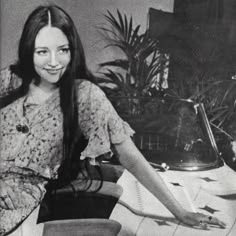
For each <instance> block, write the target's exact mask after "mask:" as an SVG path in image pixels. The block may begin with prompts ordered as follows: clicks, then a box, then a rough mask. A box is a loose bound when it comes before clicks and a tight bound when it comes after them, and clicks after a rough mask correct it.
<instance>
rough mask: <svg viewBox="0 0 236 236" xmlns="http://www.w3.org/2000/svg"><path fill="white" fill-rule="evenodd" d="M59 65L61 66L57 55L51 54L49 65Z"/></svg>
mask: <svg viewBox="0 0 236 236" xmlns="http://www.w3.org/2000/svg"><path fill="white" fill-rule="evenodd" d="M58 64H59V61H58V57H57V54H56V53H55V52H51V54H50V58H49V62H48V65H50V66H52V67H56V66H57V65H58Z"/></svg>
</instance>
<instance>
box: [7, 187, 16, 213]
mask: <svg viewBox="0 0 236 236" xmlns="http://www.w3.org/2000/svg"><path fill="white" fill-rule="evenodd" d="M7 193H8V194H7V196H8V198H7V204H8V206H9V207H10V208H11V209H15V208H16V206H15V204H14V203H15V202H16V195H15V193H14V192H13V190H12V188H11V187H9V186H8V188H7Z"/></svg>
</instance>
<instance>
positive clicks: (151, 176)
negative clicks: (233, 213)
mask: <svg viewBox="0 0 236 236" xmlns="http://www.w3.org/2000/svg"><path fill="white" fill-rule="evenodd" d="M115 150H116V152H117V154H118V157H119V160H120V163H121V164H122V165H123V166H124V167H125V168H126V169H127V170H128V171H130V172H131V173H132V174H133V175H134V176H135V177H136V178H137V179H138V180H139V181H140V182H141V183H142V184H143V185H144V186H145V187H146V188H147V189H148V190H149V191H150V192H151V193H152V194H153V195H154V196H156V197H157V198H158V199H159V200H160V201H161V202H162V203H163V204H164V205H165V206H166V207H167V208H168V209H169V210H170V211H171V212H172V214H173V215H174V216H175V217H176V218H177V219H178V220H180V221H181V222H183V223H185V224H188V225H192V226H194V225H196V226H199V225H202V226H203V227H206V224H215V225H219V226H220V227H223V228H224V227H225V223H224V222H221V221H219V220H218V219H217V218H215V217H210V218H209V216H207V215H204V214H201V213H194V212H188V211H186V210H185V209H183V208H182V207H181V205H180V204H179V203H178V202H177V200H176V199H175V197H174V196H173V195H172V193H171V192H170V191H169V189H168V188H167V186H166V184H165V183H164V181H163V180H162V178H161V177H160V175H159V174H158V173H157V172H156V171H155V170H154V169H153V168H152V167H151V166H150V165H149V163H148V162H147V161H146V159H145V158H144V157H143V155H142V154H141V152H140V151H139V150H138V149H137V147H136V146H135V144H134V143H133V141H132V140H131V139H127V140H125V141H124V142H122V143H120V144H115Z"/></svg>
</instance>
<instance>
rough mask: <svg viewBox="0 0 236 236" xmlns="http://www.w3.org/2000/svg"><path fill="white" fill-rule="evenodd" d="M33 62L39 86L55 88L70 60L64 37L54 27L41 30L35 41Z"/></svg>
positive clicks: (67, 43) (67, 44) (66, 41)
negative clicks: (38, 78)
mask: <svg viewBox="0 0 236 236" xmlns="http://www.w3.org/2000/svg"><path fill="white" fill-rule="evenodd" d="M33 60H34V68H35V71H36V72H37V74H38V75H39V77H40V84H41V85H42V86H43V85H45V86H50V87H51V86H56V84H55V83H57V82H58V81H59V80H60V78H61V77H62V75H63V74H64V72H65V71H66V68H67V66H68V64H69V63H70V60H71V52H70V48H69V42H68V39H67V37H66V35H65V34H64V33H63V32H62V31H61V30H60V29H58V28H56V27H52V26H45V27H44V28H42V29H41V30H40V31H39V33H38V35H37V37H36V39H35V48H34V55H33Z"/></svg>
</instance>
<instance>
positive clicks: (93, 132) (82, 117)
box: [79, 81, 134, 163]
mask: <svg viewBox="0 0 236 236" xmlns="http://www.w3.org/2000/svg"><path fill="white" fill-rule="evenodd" d="M79 123H80V128H81V131H82V133H83V134H84V136H85V137H86V138H87V139H88V145H87V147H86V148H85V150H84V151H83V152H82V153H81V159H85V158H90V159H91V163H95V158H96V157H98V156H100V155H103V154H107V153H110V154H112V151H111V145H112V144H118V143H121V142H123V141H124V140H126V139H127V138H129V137H130V136H132V135H133V134H134V131H133V130H132V129H131V128H130V126H129V124H128V123H127V122H125V121H123V120H122V119H121V118H120V117H119V115H118V114H117V112H116V111H115V109H114V108H113V106H112V104H111V103H110V101H109V100H108V98H107V97H106V95H105V94H104V92H103V91H102V90H101V89H100V88H99V87H98V86H96V85H94V84H92V83H91V82H88V81H85V82H83V83H81V85H80V89H79Z"/></svg>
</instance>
